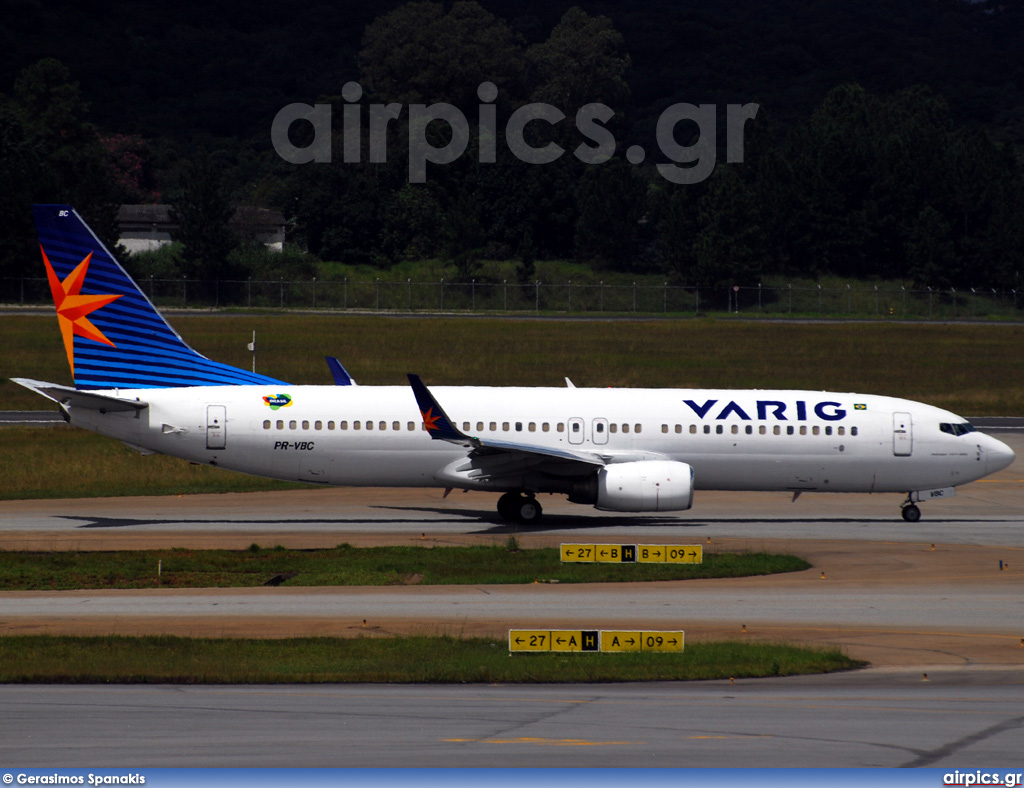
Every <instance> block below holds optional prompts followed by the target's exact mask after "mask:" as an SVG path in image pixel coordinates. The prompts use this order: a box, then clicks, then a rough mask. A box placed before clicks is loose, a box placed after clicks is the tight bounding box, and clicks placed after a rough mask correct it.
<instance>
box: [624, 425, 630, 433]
mask: <svg viewBox="0 0 1024 788" xmlns="http://www.w3.org/2000/svg"><path fill="white" fill-rule="evenodd" d="M622 431H623V432H629V425H628V424H623V425H622Z"/></svg>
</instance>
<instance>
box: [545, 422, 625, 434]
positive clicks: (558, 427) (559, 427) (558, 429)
mask: <svg viewBox="0 0 1024 788" xmlns="http://www.w3.org/2000/svg"><path fill="white" fill-rule="evenodd" d="M555 431H556V432H565V425H564V424H562V422H558V424H557V425H556V426H555ZM612 432H615V430H612Z"/></svg>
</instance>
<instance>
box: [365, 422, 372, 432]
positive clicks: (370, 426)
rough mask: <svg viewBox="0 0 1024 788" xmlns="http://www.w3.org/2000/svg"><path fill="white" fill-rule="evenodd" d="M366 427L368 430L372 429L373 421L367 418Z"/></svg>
mask: <svg viewBox="0 0 1024 788" xmlns="http://www.w3.org/2000/svg"><path fill="white" fill-rule="evenodd" d="M366 429H368V430H372V429H373V422H372V421H369V420H367V422H366Z"/></svg>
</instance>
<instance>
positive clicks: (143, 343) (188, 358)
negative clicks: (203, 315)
mask: <svg viewBox="0 0 1024 788" xmlns="http://www.w3.org/2000/svg"><path fill="white" fill-rule="evenodd" d="M32 212H33V215H34V218H35V223H36V232H37V233H38V235H39V245H40V247H41V250H42V255H43V264H44V265H45V266H46V271H47V278H48V279H49V282H50V290H51V292H52V293H53V297H54V303H55V305H56V307H57V318H58V322H59V323H60V328H61V334H62V335H63V337H64V346H65V349H66V351H67V354H68V363H69V364H70V365H71V371H72V373H73V376H74V381H75V388H78V389H113V388H126V389H144V388H174V387H180V386H236V385H253V384H255V385H264V384H280V385H284V382H283V381H280V380H276V379H274V378H269V377H266V376H265V375H257V374H255V373H252V372H247V371H246V370H244V369H239V368H237V367H232V366H228V365H227V364H221V363H219V362H217V361H211V360H210V359H208V358H207V357H206V356H204V355H202V354H201V353H197V352H196V351H195V350H193V349H192V348H191V347H189V346H188V345H187V344H186V343H185V341H184V340H183V339H182V338H181V336H180V335H179V334H178V332H177V331H175V330H174V329H173V328H171V326H170V325H169V324H168V323H167V321H166V320H164V318H163V316H161V315H160V313H159V312H157V310H156V307H154V306H153V304H152V302H150V300H149V299H148V298H147V297H146V295H145V294H144V293H143V292H142V291H141V290H140V289H139V286H138V285H137V284H135V282H134V281H133V280H132V278H131V277H130V276H128V273H127V272H126V271H125V270H124V268H122V267H121V265H120V263H118V262H117V260H115V259H114V257H113V255H111V254H110V252H109V251H108V250H107V248H106V247H105V246H104V245H103V243H102V242H101V241H100V240H99V238H97V237H96V234H95V233H94V232H93V231H92V230H91V229H90V228H89V226H88V225H87V224H86V223H85V222H84V221H83V220H82V217H81V216H79V215H78V212H77V211H75V209H74V208H72V207H71V206H70V205H34V206H32Z"/></svg>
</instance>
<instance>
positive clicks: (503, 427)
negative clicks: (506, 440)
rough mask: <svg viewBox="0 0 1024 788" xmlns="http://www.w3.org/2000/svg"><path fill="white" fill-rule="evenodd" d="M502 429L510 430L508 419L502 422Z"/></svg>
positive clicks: (504, 430)
mask: <svg viewBox="0 0 1024 788" xmlns="http://www.w3.org/2000/svg"><path fill="white" fill-rule="evenodd" d="M501 431H502V432H508V422H507V421H503V422H501Z"/></svg>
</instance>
